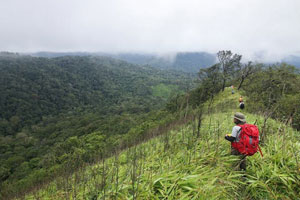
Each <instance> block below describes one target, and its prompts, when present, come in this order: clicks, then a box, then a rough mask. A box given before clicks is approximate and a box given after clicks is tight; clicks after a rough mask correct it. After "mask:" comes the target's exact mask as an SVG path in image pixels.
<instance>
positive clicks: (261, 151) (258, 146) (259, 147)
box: [257, 145, 264, 157]
mask: <svg viewBox="0 0 300 200" xmlns="http://www.w3.org/2000/svg"><path fill="white" fill-rule="evenodd" d="M257 147H258V150H259V153H260V155H261V157H264V155H263V153H262V151H261V149H260V147H259V145H257Z"/></svg>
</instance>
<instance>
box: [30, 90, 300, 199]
mask: <svg viewBox="0 0 300 200" xmlns="http://www.w3.org/2000/svg"><path fill="white" fill-rule="evenodd" d="M238 97H239V94H237V93H236V94H234V95H231V90H230V89H229V88H228V89H226V90H225V91H224V92H222V93H220V94H219V95H218V96H216V97H215V100H214V102H213V104H212V107H211V108H212V109H211V111H210V112H209V113H207V111H206V113H205V114H204V115H203V120H202V125H201V129H200V134H199V136H198V137H197V133H196V126H197V120H193V119H192V118H191V120H188V118H186V122H185V124H184V125H177V126H176V125H174V126H173V128H172V130H170V131H167V132H166V133H165V134H163V135H161V136H159V137H157V138H154V139H151V140H149V141H147V142H145V143H142V144H139V145H137V146H134V147H131V148H129V149H127V150H125V151H122V152H118V153H117V154H115V155H114V156H112V157H111V158H109V159H106V160H102V161H101V162H99V163H98V164H95V165H90V166H87V167H86V168H81V169H79V170H78V171H77V172H76V173H74V174H73V175H72V176H68V177H61V178H57V179H55V181H53V182H51V183H50V184H49V185H47V186H46V187H45V188H43V189H41V190H37V191H36V192H35V193H34V194H31V195H27V196H26V198H25V199H39V198H40V199H105V198H106V199H297V198H299V195H300V187H299V185H300V165H299V164H300V163H299V160H300V142H299V141H300V140H299V139H300V133H299V132H297V131H296V130H293V129H292V128H290V127H287V126H286V125H284V124H282V123H280V122H278V121H275V120H271V119H269V120H268V121H267V122H266V124H264V118H263V117H262V116H258V115H253V114H250V113H248V112H245V115H246V118H247V121H248V122H249V123H254V122H255V121H256V123H257V125H258V127H259V129H260V130H262V128H263V127H262V126H263V124H264V125H265V126H266V127H265V128H266V131H265V133H264V134H265V135H264V136H263V137H264V141H263V142H262V143H261V148H262V151H263V154H264V157H261V156H260V155H259V153H257V154H255V155H254V156H252V157H248V159H247V162H248V163H247V165H248V166H247V171H246V172H241V171H239V170H238V164H237V162H238V160H237V158H236V157H235V156H232V155H230V143H229V142H228V141H226V140H224V135H225V134H226V133H228V132H231V128H232V126H233V120H232V118H233V117H232V116H233V114H234V113H235V112H236V111H238V108H237V107H238V103H237V99H238ZM192 112H196V111H195V110H194V111H192ZM191 114H192V113H191Z"/></svg>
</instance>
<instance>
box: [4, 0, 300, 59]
mask: <svg viewBox="0 0 300 200" xmlns="http://www.w3.org/2000/svg"><path fill="white" fill-rule="evenodd" d="M299 9H300V1H299V0H263V1H262V0H226V1H221V0H205V1H203V0H201V1H200V0H189V1H183V0H182V1H179V0H153V1H146V0H126V1H124V0H111V1H104V0H100V1H99V0H86V1H80V0H63V1H59V0H43V1H40V0H27V1H21V0H10V1H2V2H1V7H0V22H1V23H0V24H1V31H0V51H18V52H32V51H98V52H146V53H161V54H164V55H172V52H173V53H174V52H178V51H180V52H184V51H207V52H211V53H215V52H217V51H218V50H222V49H230V50H232V51H233V52H236V53H239V54H242V55H244V57H245V58H246V59H247V58H248V59H253V58H254V59H257V60H267V61H276V60H279V59H281V58H282V57H285V56H287V55H291V54H295V55H299V54H300V46H299V45H298V44H299V42H300V34H299V33H300V23H299V19H300V12H298V11H299ZM170 53H171V54H170Z"/></svg>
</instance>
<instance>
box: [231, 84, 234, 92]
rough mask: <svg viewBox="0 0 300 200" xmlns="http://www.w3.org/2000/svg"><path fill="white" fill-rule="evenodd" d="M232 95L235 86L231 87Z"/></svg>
mask: <svg viewBox="0 0 300 200" xmlns="http://www.w3.org/2000/svg"><path fill="white" fill-rule="evenodd" d="M231 94H234V86H233V85H232V86H231Z"/></svg>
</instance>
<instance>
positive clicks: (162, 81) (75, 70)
mask: <svg viewBox="0 0 300 200" xmlns="http://www.w3.org/2000/svg"><path fill="white" fill-rule="evenodd" d="M0 70H1V73H0V93H1V95H0V188H1V189H0V198H1V194H3V193H5V194H15V193H19V192H21V191H24V190H26V189H28V188H30V187H32V186H34V185H36V184H38V183H41V182H42V181H44V180H47V179H49V178H50V177H52V176H53V174H54V173H53V172H57V171H60V170H61V169H62V168H63V166H64V163H65V161H66V160H68V159H69V158H71V153H70V149H68V147H67V146H68V145H66V143H65V141H68V139H69V138H71V139H70V141H73V142H74V138H77V137H80V136H85V137H86V138H87V139H86V140H87V141H93V139H95V138H96V137H98V140H100V138H101V141H106V142H108V141H107V140H110V141H114V140H117V139H118V138H122V137H123V135H124V134H127V133H128V132H129V131H130V129H134V128H135V127H136V126H140V125H141V124H143V123H144V124H147V126H149V127H151V125H149V124H151V123H152V121H155V120H156V119H159V118H160V117H159V116H161V115H163V114H162V113H163V112H160V111H157V110H159V109H160V108H162V107H164V105H165V103H166V102H167V101H168V99H169V98H171V97H172V95H176V94H178V93H184V92H185V91H186V90H188V89H189V88H191V87H193V85H194V83H193V81H194V78H195V75H192V74H187V73H179V72H174V71H162V70H157V69H154V68H151V67H141V66H137V65H132V64H129V63H126V62H124V61H120V60H115V59H111V58H107V57H95V56H83V57H80V56H75V57H71V56H67V57H57V58H51V59H50V58H36V57H31V56H20V55H18V54H10V53H6V54H4V53H2V54H0ZM161 91H163V93H162V92H161ZM156 111H157V112H156ZM153 118H155V120H153ZM148 119H149V122H148ZM144 126H145V127H146V125H144ZM145 127H143V128H140V130H139V131H143V130H144V129H146V128H145ZM95 132H96V134H93V135H90V136H87V135H88V134H91V133H95ZM72 137H73V140H72ZM95 140H97V139H95ZM102 143H103V142H102ZM102 143H101V144H102ZM71 145H73V144H72V143H71V142H70V146H71ZM102 147H103V146H101V145H100V144H90V145H89V146H88V147H85V148H86V149H85V151H86V153H85V154H86V155H88V156H86V157H85V159H84V160H85V161H86V162H92V160H93V156H94V153H93V151H94V149H96V148H102ZM51 156H52V157H51ZM50 169H51V170H50Z"/></svg>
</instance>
